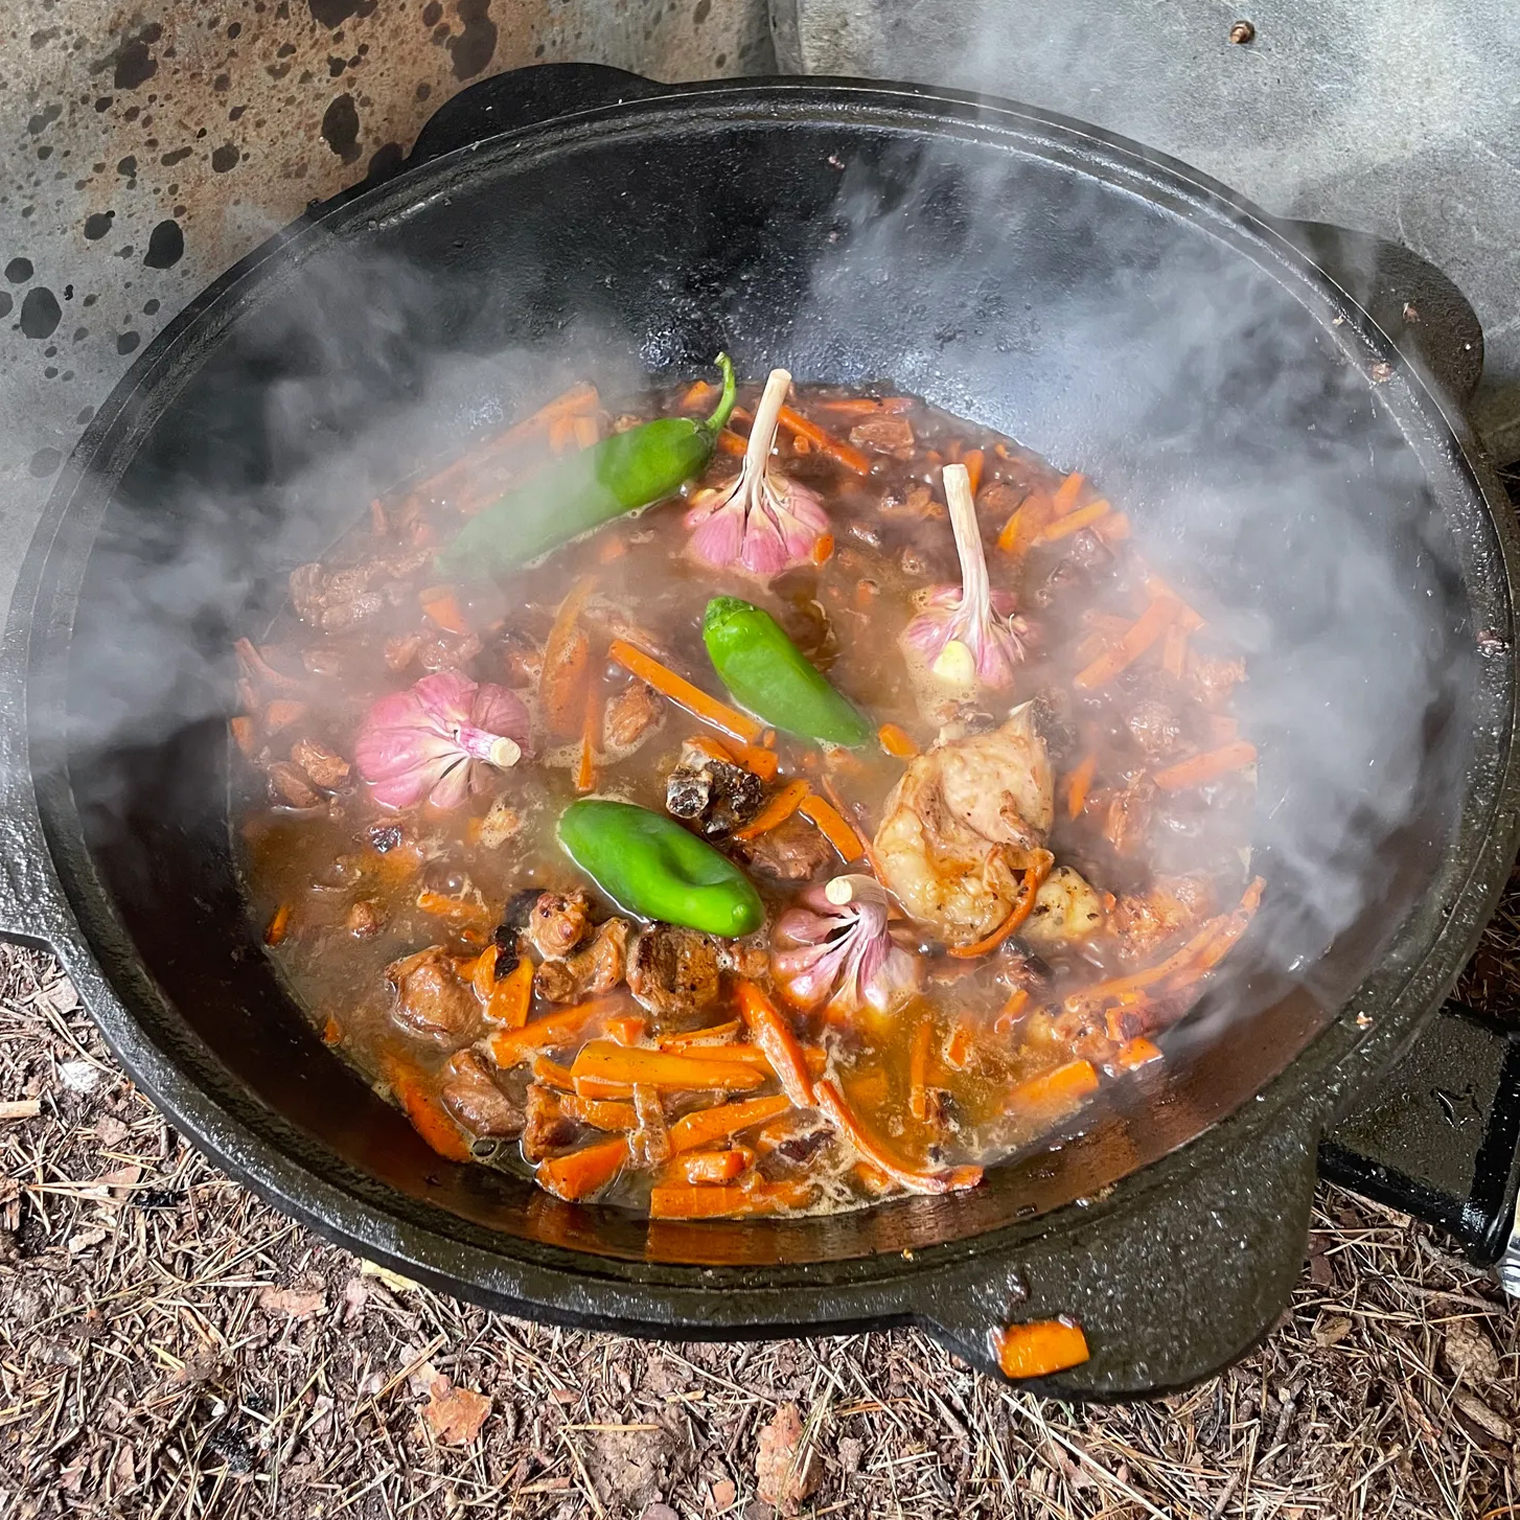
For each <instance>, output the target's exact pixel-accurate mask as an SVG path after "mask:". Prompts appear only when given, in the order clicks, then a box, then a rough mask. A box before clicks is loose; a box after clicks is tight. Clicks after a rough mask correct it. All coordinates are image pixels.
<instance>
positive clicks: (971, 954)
mask: <svg viewBox="0 0 1520 1520" xmlns="http://www.w3.org/2000/svg"><path fill="white" fill-rule="evenodd" d="M1040 853H1041V855H1042V856H1050V858H1049V859H1042V861H1041V863H1040V864H1039V865H1034V866H1030V867H1029V868H1028V869H1027V870H1026V871H1025V872H1024V880H1023V883H1022V885H1021V886H1020V887H1019V896H1018V901H1016V902H1015V903H1014V905H1013V907H1012V908H1011V909H1010V910H1009V913H1008V917H1007V918H1005V919H1004V920H1003V921H1002V923H1000V924H999V925H998V926H997V928H996V929H994V930H993V931H992V933H991V934H989V935H987V936H986V937H985V938H984V939H979V940H977V941H975V942H974V943H973V944H970V945H949V946H947V947H946V948H947V950H948V952H949V954H951V955H953V956H955V957H957V958H958V959H960V960H972V959H974V958H975V957H976V956H978V955H986V954H988V953H989V952H990V951H992V950H996V949H997V947H998V946H999V945H1001V944H1002V943H1003V941H1004V940H1005V939H1007V938H1008V936H1009V935H1010V934H1012V933H1013V931H1014V930H1015V929H1017V928H1018V927H1019V925H1020V924H1022V923H1023V922H1024V920H1025V919H1026V918H1028V917H1029V915H1030V914H1031V913H1033V912H1034V901H1035V898H1036V897H1038V896H1039V894H1040V884H1041V883H1042V882H1043V881H1044V880H1045V878H1046V877H1047V876H1049V875H1050V867H1051V865H1052V864H1053V863H1054V860H1055V857H1054V856H1051V855H1050V852H1049V851H1048V850H1043V851H1041V852H1040Z"/></svg>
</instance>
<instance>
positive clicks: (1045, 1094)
mask: <svg viewBox="0 0 1520 1520" xmlns="http://www.w3.org/2000/svg"><path fill="white" fill-rule="evenodd" d="M1097 1088H1098V1073H1097V1071H1096V1070H1094V1068H1093V1064H1092V1062H1091V1061H1068V1062H1067V1063H1066V1064H1065V1065H1064V1066H1057V1067H1056V1068H1055V1069H1054V1070H1053V1071H1047V1072H1042V1073H1041V1074H1040V1075H1039V1076H1037V1077H1030V1078H1029V1080H1028V1081H1027V1082H1020V1083H1019V1084H1018V1085H1017V1086H1016V1087H1015V1088H1014V1089H1013V1091H1012V1092H1010V1093H1009V1094H1008V1102H1009V1106H1010V1107H1012V1108H1023V1109H1034V1110H1036V1111H1037V1112H1039V1113H1042V1114H1045V1113H1051V1112H1058V1113H1064V1112H1066V1111H1068V1110H1070V1109H1073V1108H1075V1107H1076V1106H1077V1105H1078V1104H1079V1103H1080V1102H1081V1101H1082V1099H1083V1098H1085V1097H1086V1096H1087V1095H1088V1094H1089V1093H1091V1092H1096V1091H1097Z"/></svg>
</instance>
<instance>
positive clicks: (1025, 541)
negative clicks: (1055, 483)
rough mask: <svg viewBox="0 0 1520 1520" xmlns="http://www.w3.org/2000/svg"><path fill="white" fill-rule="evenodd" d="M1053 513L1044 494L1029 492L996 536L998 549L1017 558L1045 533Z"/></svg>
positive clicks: (1048, 499) (1053, 510) (1047, 497)
mask: <svg viewBox="0 0 1520 1520" xmlns="http://www.w3.org/2000/svg"><path fill="white" fill-rule="evenodd" d="M1054 513H1055V508H1054V507H1053V506H1052V505H1051V501H1050V497H1049V496H1048V495H1046V494H1045V492H1043V491H1031V492H1030V494H1029V495H1028V496H1026V497H1025V498H1024V500H1023V501H1021V502H1020V503H1019V505H1018V506H1016V507H1015V508H1014V509H1013V511H1012V512H1010V513H1009V514H1008V521H1007V522H1005V523H1004V524H1003V531H1002V532H1001V533H999V534H998V548H999V549H1001V550H1002V551H1003V552H1004V553H1005V554H1011V555H1013V556H1014V557H1015V558H1017V557H1018V556H1019V555H1021V554H1023V553H1024V551H1025V550H1026V549H1028V548H1029V546H1030V545H1031V544H1032V543H1034V541H1035V539H1037V538H1038V537H1039V536H1040V534H1041V533H1043V532H1044V531H1045V526H1046V524H1047V523H1049V521H1050V520H1051V518H1052V516H1053V515H1054Z"/></svg>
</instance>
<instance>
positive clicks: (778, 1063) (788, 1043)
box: [738, 981, 813, 1108]
mask: <svg viewBox="0 0 1520 1520" xmlns="http://www.w3.org/2000/svg"><path fill="white" fill-rule="evenodd" d="M738 999H739V1013H740V1016H741V1017H742V1018H743V1020H744V1024H745V1027H746V1028H747V1029H748V1030H749V1037H750V1039H752V1040H753V1041H754V1042H755V1044H756V1045H758V1046H759V1047H760V1049H761V1050H763V1051H764V1052H765V1057H766V1060H767V1061H769V1062H770V1065H771V1069H772V1071H774V1072H775V1073H776V1080H777V1081H778V1082H780V1084H781V1090H782V1092H784V1093H785V1094H786V1095H787V1097H788V1098H790V1099H791V1101H792V1102H793V1103H794V1104H796V1106H797V1107H798V1108H811V1107H812V1106H813V1079H812V1076H811V1074H810V1073H809V1071H808V1067H807V1058H806V1056H804V1055H803V1053H802V1047H801V1045H799V1044H798V1043H797V1036H796V1035H794V1034H793V1033H792V1029H791V1025H790V1024H788V1023H787V1020H786V1016H785V1015H784V1014H783V1013H782V1012H781V1010H780V1009H779V1008H777V1007H776V1005H775V1004H774V1003H773V1002H771V1000H770V999H769V998H768V997H767V996H766V995H765V993H764V992H763V991H762V990H761V989H760V987H759V986H757V985H756V984H755V983H754V982H751V981H741V982H740V983H739V993H738Z"/></svg>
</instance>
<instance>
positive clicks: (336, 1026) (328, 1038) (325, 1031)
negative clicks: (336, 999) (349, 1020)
mask: <svg viewBox="0 0 1520 1520" xmlns="http://www.w3.org/2000/svg"><path fill="white" fill-rule="evenodd" d="M322 1043H323V1044H324V1045H341V1044H342V1043H343V1026H342V1025H341V1024H340V1023H339V1022H338V1021H337V1020H336V1019H335V1018H332V1017H330V1016H329V1018H328V1020H327V1022H326V1023H325V1024H324V1025H323V1026H322Z"/></svg>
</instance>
